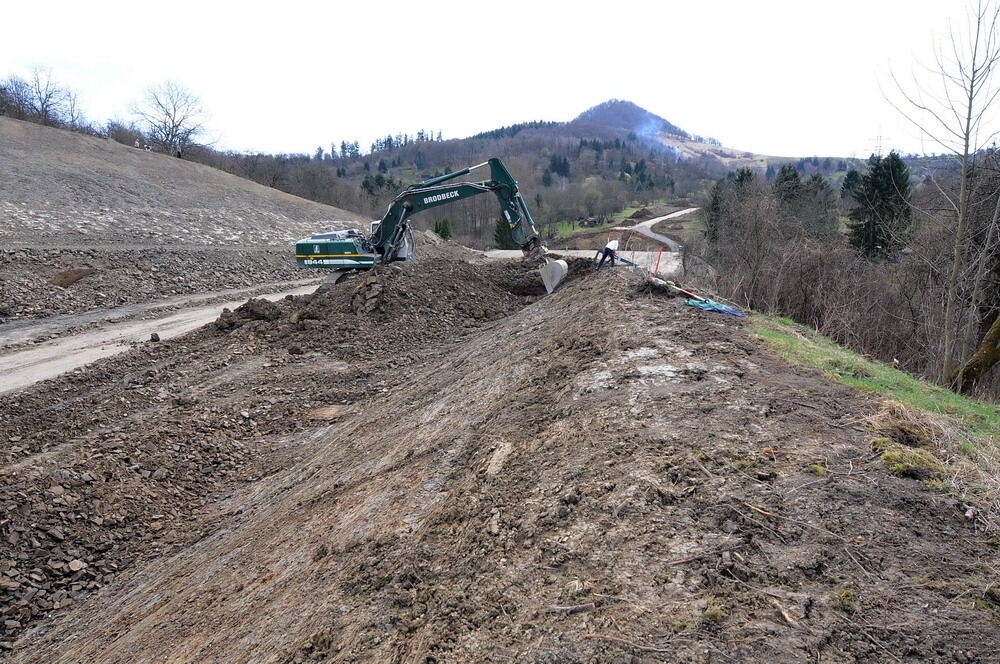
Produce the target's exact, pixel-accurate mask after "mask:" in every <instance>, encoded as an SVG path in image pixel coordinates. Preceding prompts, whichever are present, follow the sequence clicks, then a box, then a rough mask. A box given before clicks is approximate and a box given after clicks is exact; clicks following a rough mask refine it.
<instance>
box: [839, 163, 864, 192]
mask: <svg viewBox="0 0 1000 664" xmlns="http://www.w3.org/2000/svg"><path fill="white" fill-rule="evenodd" d="M860 187H861V174H860V173H858V172H857V171H856V170H854V169H853V168H852V169H851V170H849V171H847V175H845V176H844V182H843V184H841V185H840V197H841V198H844V199H850V198H853V197H854V192H856V191H857V190H858V188H860Z"/></svg>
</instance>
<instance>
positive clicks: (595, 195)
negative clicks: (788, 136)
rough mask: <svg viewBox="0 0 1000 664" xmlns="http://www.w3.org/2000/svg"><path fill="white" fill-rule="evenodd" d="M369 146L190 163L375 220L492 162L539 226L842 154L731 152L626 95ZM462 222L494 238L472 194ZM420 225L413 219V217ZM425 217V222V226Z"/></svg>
mask: <svg viewBox="0 0 1000 664" xmlns="http://www.w3.org/2000/svg"><path fill="white" fill-rule="evenodd" d="M366 148H368V150H367V152H365V151H364V150H362V147H361V146H360V145H359V144H358V143H357V142H356V141H348V140H343V141H340V142H338V143H334V144H332V145H329V146H319V147H317V149H316V151H315V152H314V153H313V154H310V155H288V154H286V155H262V154H242V153H220V152H216V151H211V150H201V151H200V152H197V153H195V152H193V151H192V152H191V153H190V155H191V158H195V159H198V160H199V161H203V162H204V163H208V164H210V165H212V166H216V167H218V168H221V169H223V170H226V171H229V172H231V173H235V174H237V175H241V176H243V177H247V178H250V179H252V180H255V181H257V182H260V183H262V184H265V185H268V186H272V187H276V188H278V189H282V190H285V191H288V192H291V193H294V194H296V195H299V196H303V197H305V198H310V199H313V200H317V201H321V202H325V203H329V204H333V205H337V206H338V207H342V208H347V209H352V210H358V211H360V212H365V213H367V214H369V215H371V216H372V217H373V218H375V217H378V216H381V213H382V212H383V211H384V209H385V205H386V204H387V202H388V201H389V200H390V199H391V198H392V196H394V195H395V194H396V193H398V192H399V190H400V189H401V188H403V187H404V186H406V185H408V184H411V183H413V182H417V181H420V180H422V179H425V178H428V177H432V176H434V175H439V174H442V173H446V172H448V171H451V170H456V169H459V168H462V167H464V166H468V165H471V164H476V163H480V162H482V161H484V160H485V159H486V158H488V157H492V156H497V157H501V158H502V159H503V160H504V162H505V163H506V164H507V166H508V167H509V168H510V169H511V171H512V172H513V174H514V176H515V177H516V178H517V179H518V181H519V182H520V183H521V187H522V190H523V192H524V194H525V196H526V198H527V199H528V201H529V204H530V205H531V207H532V211H533V213H534V215H535V217H536V219H537V220H538V221H539V222H540V223H541V224H543V225H548V224H553V223H555V222H558V221H566V220H574V219H579V218H581V217H601V216H604V215H609V214H612V213H614V212H616V211H619V210H621V209H623V208H624V207H625V206H626V205H628V204H630V203H631V202H640V203H645V202H649V201H653V200H656V199H673V198H684V197H687V198H691V199H695V198H699V197H701V196H702V195H704V194H705V193H706V192H707V191H708V189H709V188H710V187H711V185H712V184H713V183H714V182H715V181H716V180H717V179H718V178H720V177H723V176H725V175H726V173H728V172H730V171H731V170H734V169H736V168H740V167H744V166H750V167H753V168H756V169H759V170H760V171H761V174H762V175H763V174H764V173H765V171H773V170H774V169H775V168H776V167H777V166H779V165H780V164H783V163H785V162H788V161H791V162H792V163H793V164H794V165H795V166H796V168H797V169H798V170H799V171H800V172H801V173H802V175H804V176H807V175H811V174H813V173H821V174H823V175H824V176H827V177H829V176H834V177H837V176H838V175H839V173H842V172H844V171H846V169H847V163H846V161H845V160H842V159H830V158H827V159H820V158H816V157H813V158H808V159H800V160H786V159H781V158H778V157H766V156H762V155H755V154H751V153H745V152H740V151H737V150H732V149H730V148H725V147H722V146H721V145H719V144H718V142H717V141H713V140H712V139H704V138H701V137H698V136H693V135H691V134H689V133H688V132H686V131H685V130H683V129H682V128H680V127H678V126H676V125H674V124H672V123H670V122H669V121H667V120H666V119H664V118H662V117H660V116H658V115H656V114H654V113H651V112H650V111H647V110H646V109H643V108H641V107H639V106H637V105H635V104H633V103H632V102H629V101H622V100H610V101H607V102H604V103H602V104H598V105H597V106H594V107H593V108H590V109H588V110H586V111H584V112H583V113H581V114H580V115H579V116H577V117H576V118H575V119H573V120H571V121H569V122H545V121H534V122H525V123H521V124H516V125H512V126H508V127H500V128H496V129H493V130H488V131H483V132H481V133H478V134H476V135H473V136H470V137H468V138H460V139H449V140H442V138H441V136H440V133H439V134H437V135H435V134H434V133H433V132H423V131H421V132H418V133H417V134H416V135H415V136H411V135H406V134H390V135H386V136H385V138H382V139H379V140H377V141H374V142H373V143H372V144H371V145H370V146H366ZM439 214H441V216H450V217H451V218H452V219H455V220H460V222H461V223H460V225H459V224H456V225H455V226H456V228H455V230H456V232H457V234H458V237H459V239H462V240H464V241H467V242H469V243H470V244H473V245H476V244H484V243H488V242H489V241H490V239H491V238H492V232H493V230H492V229H493V225H494V222H495V218H496V206H495V203H494V202H493V201H492V200H486V197H483V198H482V199H475V200H472V201H468V202H462V203H458V204H456V205H455V206H450V207H448V208H447V209H441V210H440V211H439ZM418 221H419V219H418ZM433 221H434V220H423V222H424V223H427V224H433Z"/></svg>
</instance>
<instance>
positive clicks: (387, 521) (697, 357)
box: [11, 259, 1000, 664]
mask: <svg viewBox="0 0 1000 664" xmlns="http://www.w3.org/2000/svg"><path fill="white" fill-rule="evenodd" d="M452 260H453V259H452ZM453 267H454V276H453V277H449V276H447V274H442V273H441V272H440V271H442V270H443V271H447V270H448V269H450V266H449V264H448V262H447V260H445V259H442V260H441V261H440V263H439V265H438V270H439V272H436V273H435V274H433V275H427V277H424V276H422V275H421V272H420V270H419V265H418V264H417V265H409V266H404V267H401V268H393V270H392V271H385V272H383V273H382V274H383V275H384V278H375V279H374V280H369V281H367V282H366V283H365V286H364V287H363V288H362V289H359V290H357V291H353V293H348V292H344V291H340V292H339V295H335V296H333V295H332V296H331V299H330V300H328V301H324V300H323V299H317V300H315V301H310V302H309V303H308V305H311V304H317V305H323V304H324V303H325V304H326V305H329V306H331V307H332V306H336V307H337V308H336V309H326V308H324V307H323V306H320V307H319V308H318V310H317V311H314V312H313V313H312V314H310V315H309V316H306V315H305V314H306V311H307V310H308V309H309V306H308V305H307V306H306V307H305V308H301V307H299V308H295V311H289V310H288V309H282V308H281V307H279V308H278V309H276V310H270V311H260V312H258V313H253V312H252V311H250V310H248V311H246V312H244V314H243V315H241V316H237V318H239V319H241V320H243V321H244V322H243V324H241V325H239V326H238V327H236V328H234V331H233V332H232V333H231V334H236V335H238V337H237V338H238V339H239V342H240V343H239V345H240V347H241V348H245V349H246V351H245V352H247V353H251V354H252V353H254V352H257V353H261V354H266V351H264V350H260V348H261V347H262V346H265V347H266V346H268V345H270V344H273V343H285V342H287V341H288V340H289V339H290V338H291V337H290V335H296V334H303V335H306V336H307V337H308V339H309V340H310V343H311V344H313V345H312V346H309V349H310V350H311V351H312V352H314V353H321V354H317V355H313V356H311V357H309V358H308V363H307V364H306V365H305V366H307V367H310V368H312V369H313V373H312V374H311V375H308V377H306V375H304V376H303V378H302V379H301V380H302V381H303V382H305V381H312V382H313V385H314V388H315V389H317V390H319V389H324V388H326V389H328V388H330V387H331V386H333V387H335V386H336V385H337V383H338V380H339V378H338V375H337V373H336V372H337V371H342V370H343V369H335V368H334V366H333V365H334V363H335V362H337V361H338V360H342V359H345V358H348V359H349V358H352V357H354V355H353V353H355V352H362V351H363V350H364V349H365V344H364V335H356V334H353V333H350V334H349V335H348V343H347V344H346V347H344V346H341V345H340V344H338V343H337V339H338V338H339V336H338V334H337V332H338V329H337V328H336V327H334V326H335V325H337V322H338V321H340V330H347V331H348V332H350V331H351V330H354V329H355V328H356V326H357V322H356V320H355V318H352V316H359V315H363V312H364V311H366V310H367V309H369V306H368V303H373V304H372V305H371V311H370V312H369V313H370V315H371V317H370V319H366V322H365V323H364V325H365V327H367V328H368V329H369V330H370V331H372V332H376V331H378V330H382V331H385V332H387V333H388V335H389V336H384V337H383V336H380V337H379V340H380V342H379V343H377V344H376V345H375V347H376V348H382V349H390V348H392V347H393V345H394V344H393V337H392V335H393V334H396V335H398V336H399V338H400V339H401V340H403V342H404V347H405V348H407V349H408V350H407V352H406V353H405V354H403V355H400V356H396V355H393V354H391V353H386V352H382V353H374V354H372V356H371V358H370V359H371V364H369V365H367V367H366V369H367V370H373V371H379V372H381V373H375V374H374V375H372V376H371V382H370V386H371V387H372V388H374V389H372V390H370V391H367V392H365V393H364V394H363V395H359V399H358V402H357V403H356V404H355V409H354V410H353V411H352V413H353V414H351V415H349V416H346V417H345V418H344V419H343V420H342V421H341V422H338V423H337V424H336V425H332V426H328V427H325V428H317V429H314V430H312V431H311V432H309V433H308V435H302V436H301V437H299V438H298V439H297V440H296V441H294V442H295V444H297V445H299V446H300V447H299V448H298V449H300V450H301V453H302V454H303V456H304V458H303V459H302V460H301V461H300V462H297V463H294V464H293V465H291V466H290V467H288V468H287V469H285V470H282V471H281V472H278V473H276V474H274V475H271V476H269V477H266V478H264V479H262V480H261V481H260V482H258V483H256V484H255V485H253V486H252V487H250V488H249V489H247V490H244V491H241V492H238V493H236V494H234V495H233V496H232V497H231V498H229V499H227V500H225V501H224V502H222V503H221V504H220V505H218V506H217V508H216V509H215V512H216V513H217V514H220V515H221V514H226V515H227V517H226V518H225V520H224V522H223V523H221V524H219V526H218V529H217V530H216V532H214V533H213V534H210V535H208V536H206V537H204V538H203V539H200V540H199V541H197V542H195V543H193V544H190V545H189V546H187V547H186V548H184V549H183V550H182V551H180V552H178V553H176V554H173V555H169V556H165V557H162V558H160V559H158V560H155V561H153V562H151V563H149V564H148V565H145V566H140V567H139V568H138V569H137V570H136V572H135V573H133V574H130V575H122V576H121V577H119V578H118V579H117V580H115V581H113V582H112V583H111V585H109V586H107V587H106V588H104V589H102V590H101V591H100V592H99V593H98V594H97V596H96V597H95V598H94V599H93V600H92V601H90V602H87V603H84V604H80V605H76V606H73V607H71V608H70V609H69V611H68V612H67V613H65V614H63V615H61V616H58V617H56V618H55V619H54V621H53V622H52V623H51V624H48V625H46V624H43V625H41V626H39V627H37V628H35V629H32V630H30V631H29V632H28V633H26V634H25V635H24V636H23V637H22V638H21V640H20V641H19V642H18V644H17V646H16V649H15V650H14V652H13V653H12V654H11V661H12V662H41V661H45V662H52V663H59V662H65V663H68V662H78V661H86V662H95V663H97V662H122V663H124V662H128V663H129V664H134V663H144V662H160V661H178V662H182V661H183V662H189V661H206V662H207V661H225V662H251V661H253V662H283V663H288V662H315V661H352V662H359V661H371V662H388V661H392V662H421V663H426V662H509V661H534V662H567V663H568V662H578V661H612V660H613V658H615V657H619V658H625V659H623V661H636V660H638V661H646V659H651V660H654V661H655V659H664V660H668V661H691V662H710V661H711V662H714V661H719V659H720V658H721V659H722V660H723V661H729V660H733V661H768V660H770V661H776V662H784V661H816V660H821V661H838V662H850V661H888V660H892V661H914V662H915V661H921V662H953V661H965V662H970V661H971V662H976V661H983V662H985V661H989V657H990V656H989V655H988V653H990V652H994V653H995V652H998V651H1000V635H998V633H997V632H996V630H995V629H993V628H992V627H991V622H990V621H991V620H994V619H995V614H994V610H995V605H996V597H995V594H993V595H991V594H990V592H991V591H990V588H991V585H990V584H991V582H992V581H991V578H990V577H989V576H988V575H989V573H990V570H989V566H988V565H987V564H985V563H984V562H983V561H986V560H989V559H991V557H992V556H993V555H995V554H994V552H993V551H992V550H991V549H990V547H989V545H988V544H987V543H986V542H984V541H982V538H979V537H977V533H976V532H975V531H974V529H973V525H972V524H970V523H969V522H967V521H965V520H964V518H963V516H962V511H961V509H956V508H957V507H960V505H956V503H955V501H951V500H949V499H947V498H944V497H943V496H941V495H940V494H938V493H935V492H933V491H931V490H929V489H928V488H927V487H925V486H924V485H923V484H921V483H919V482H917V481H915V480H911V479H905V478H899V477H892V476H890V475H889V474H888V473H887V472H886V471H885V470H884V469H883V468H882V467H881V466H880V465H879V464H874V465H869V463H868V462H869V461H870V460H871V459H872V456H871V450H870V448H869V444H868V437H867V435H866V433H865V432H864V431H863V430H861V429H860V428H857V427H856V425H855V424H854V423H853V422H854V421H855V420H856V419H857V416H858V413H859V412H863V411H864V409H865V408H866V404H865V402H864V400H863V399H861V398H860V397H858V396H857V395H855V394H854V393H852V392H851V391H850V390H848V389H847V388H845V387H842V386H837V385H833V384H830V383H827V382H824V381H822V380H820V379H818V378H817V377H816V376H815V375H814V374H812V373H810V372H807V371H803V370H799V369H791V368H789V367H787V366H786V365H784V364H783V363H781V362H780V361H778V360H776V359H775V358H773V357H772V356H771V355H769V354H768V353H766V352H762V351H761V349H760V347H759V346H758V345H757V344H756V343H755V342H754V341H752V340H751V339H750V338H749V337H748V336H747V334H746V333H745V332H744V330H743V329H742V323H741V322H739V321H736V320H734V319H729V318H719V317H715V316H713V315H711V314H705V313H703V312H700V311H696V310H692V309H691V308H687V307H684V306H683V304H682V303H681V302H679V301H675V300H673V301H671V300H661V299H658V298H649V297H648V296H645V295H642V296H636V293H635V290H634V289H633V288H632V287H631V285H629V284H627V283H626V282H624V281H623V280H619V279H618V278H617V275H613V274H607V273H597V274H591V275H589V276H587V277H585V278H582V279H578V280H576V281H574V282H571V283H568V284H567V285H566V286H565V287H564V288H562V289H560V290H559V291H558V292H557V293H556V294H554V295H553V296H551V297H547V298H544V299H542V300H540V301H538V302H536V303H534V304H533V305H531V306H528V307H525V308H521V309H519V310H517V311H514V312H513V313H511V314H510V315H509V316H507V317H505V318H501V319H499V320H497V321H495V322H488V323H484V324H481V325H482V326H481V327H480V328H479V329H477V330H475V331H474V332H473V333H472V334H471V336H468V337H463V338H461V339H458V340H457V341H456V342H451V343H449V342H447V340H445V339H441V340H440V341H441V343H440V344H434V343H433V341H431V340H429V339H428V338H427V337H426V336H423V335H422V334H420V330H421V321H422V320H423V319H424V318H426V317H428V316H429V317H431V318H434V317H436V316H437V314H438V311H439V310H440V312H442V315H443V318H442V321H443V322H445V323H447V324H448V325H449V326H450V327H451V329H456V326H458V329H460V328H461V326H462V324H463V321H467V322H469V323H471V322H472V321H474V320H488V319H490V318H492V317H494V316H495V315H497V314H503V313H508V312H509V311H511V309H510V307H509V306H508V304H513V301H512V300H510V299H509V297H508V296H507V295H504V294H503V293H500V292H494V291H492V290H490V289H489V288H487V289H486V290H484V291H483V292H484V293H487V294H488V295H489V296H488V297H484V298H483V301H482V303H479V304H478V306H480V307H482V308H483V309H484V314H485V315H484V316H482V318H477V317H476V311H475V310H474V309H469V308H468V307H470V306H472V307H474V306H476V305H473V304H466V301H467V299H468V296H467V294H466V293H465V292H464V291H463V290H462V289H463V285H462V284H463V283H467V282H468V279H469V277H470V276H474V274H475V272H476V268H475V267H474V266H469V265H457V264H456V265H454V266H453ZM408 270H409V271H411V272H410V273H409V274H408V275H407V274H406V271H408ZM404 275H405V276H404ZM375 276H376V277H378V275H375ZM425 278H430V279H431V281H430V282H428V283H425V284H424V285H423V287H419V288H418V287H417V286H419V282H420V280H421V279H425ZM453 279H454V282H453V281H452V280H453ZM459 280H461V281H459ZM407 284H409V285H408V286H407ZM403 286H406V287H403ZM425 290H427V291H431V290H433V291H435V292H437V293H440V295H436V296H435V300H434V302H433V303H428V306H427V307H426V308H425V309H423V313H421V309H422V308H421V306H420V300H419V294H420V293H421V292H423V291H425ZM331 293H333V291H332V292H331ZM449 293H453V294H455V296H456V297H454V298H453V299H448V297H449V296H448V294H449ZM348 295H350V297H348ZM355 295H357V297H355ZM442 298H443V301H444V302H447V303H449V304H448V305H447V306H445V307H440V309H439V300H442ZM338 303H339V304H338ZM348 307H349V308H350V310H351V312H352V313H348V311H345V309H347V308H348ZM296 311H297V312H298V313H296ZM338 312H339V313H338ZM389 314H395V315H391V316H390V315H389ZM383 315H384V316H386V318H385V319H382V320H379V316H383ZM255 319H258V320H255ZM269 319H273V320H269ZM310 321H316V322H313V323H310ZM238 322H239V321H234V324H235V323H238ZM306 323H309V324H306ZM300 324H301V325H300ZM300 328H301V329H300ZM411 329H412V330H413V331H414V332H415V333H416V337H415V338H414V339H412V340H411V341H416V342H418V345H417V346H413V345H410V341H407V339H408V336H407V335H408V332H409V331H410V330H411ZM442 329H443V328H442ZM206 334H207V332H206ZM323 338H326V339H327V342H326V343H327V345H326V346H325V348H324V346H323V344H322V343H321V342H322V339H323ZM250 342H253V344H252V345H251V343H250ZM421 344H423V345H421ZM255 349H257V350H255ZM428 355H430V356H431V357H430V358H428ZM324 367H325V368H326V370H327V374H326V376H324V375H323V374H322V372H321V369H323V368H324ZM390 376H391V377H392V378H391V380H389V381H388V382H385V379H386V378H387V377H390ZM379 381H382V382H379ZM257 389H260V390H261V392H260V393H259V395H258V397H257V398H260V399H262V400H264V402H266V400H267V399H268V397H272V398H274V397H277V396H278V394H280V390H279V391H278V392H277V393H271V394H268V393H267V389H266V386H264V385H261V386H259V387H258V388H257ZM289 401H292V400H291V399H289ZM234 433H235V432H231V433H230V435H234ZM192 452H193V450H192ZM164 456H166V455H164ZM818 468H822V473H819V471H818V470H817V469H818ZM632 656H634V658H633V659H631V660H629V659H628V658H629V657H632ZM643 658H646V659H643ZM654 658H655V659H654Z"/></svg>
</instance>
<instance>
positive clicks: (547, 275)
mask: <svg viewBox="0 0 1000 664" xmlns="http://www.w3.org/2000/svg"><path fill="white" fill-rule="evenodd" d="M538 271H539V273H540V274H541V275H542V283H543V284H545V290H546V292H548V293H551V292H552V291H554V290H555V289H556V288H558V287H559V283H560V282H561V281H562V280H563V279H565V278H566V273H567V272H569V265H567V264H566V261H564V260H562V259H558V260H553V259H550V258H547V259H546V260H545V264H544V265H542V266H541V267H540V268H538Z"/></svg>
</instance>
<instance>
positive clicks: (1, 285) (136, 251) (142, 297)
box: [0, 245, 317, 326]
mask: <svg viewBox="0 0 1000 664" xmlns="http://www.w3.org/2000/svg"><path fill="white" fill-rule="evenodd" d="M316 274H317V272H316V271H315V270H304V269H301V268H299V267H298V265H297V264H296V263H295V257H294V254H293V250H292V246H291V245H286V246H280V247H257V248H255V247H247V248H237V247H218V248H211V249H209V248H205V247H171V246H163V247H152V246H149V247H124V246H118V247H109V246H105V247H99V246H94V247H89V248H67V247H63V248H23V249H4V250H0V326H2V324H3V320H4V319H17V318H40V317H46V316H52V315H58V314H73V313H80V312H85V311H91V310H93V309H105V308H111V307H118V306H121V305H125V304H137V303H142V302H152V301H155V300H160V299H163V298H166V297H170V296H175V295H188V294H193V293H205V292H209V291H216V290H222V289H228V288H249V287H252V286H257V285H260V284H267V283H273V282H279V281H293V280H299V279H305V278H308V277H310V276H315V275H316Z"/></svg>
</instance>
